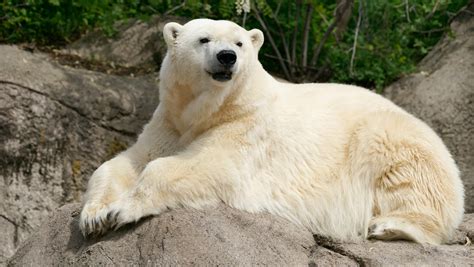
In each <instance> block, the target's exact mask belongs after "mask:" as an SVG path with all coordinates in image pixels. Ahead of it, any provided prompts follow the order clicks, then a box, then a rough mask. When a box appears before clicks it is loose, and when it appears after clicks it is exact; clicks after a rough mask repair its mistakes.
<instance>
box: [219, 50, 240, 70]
mask: <svg viewBox="0 0 474 267" xmlns="http://www.w3.org/2000/svg"><path fill="white" fill-rule="evenodd" d="M217 60H219V62H220V63H221V64H222V65H224V66H225V67H228V68H229V67H232V66H233V65H234V64H235V61H236V60H237V55H236V54H235V52H234V51H232V50H222V51H220V52H219V53H217Z"/></svg>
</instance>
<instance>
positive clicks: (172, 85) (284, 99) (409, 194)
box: [80, 19, 464, 244]
mask: <svg viewBox="0 0 474 267" xmlns="http://www.w3.org/2000/svg"><path fill="white" fill-rule="evenodd" d="M163 34H164V37H165V40H166V42H167V44H168V54H167V56H166V57H165V59H164V61H163V65H162V69H161V73H160V98H161V103H160V104H159V106H158V108H157V110H156V111H155V113H154V115H153V118H152V119H151V121H150V122H149V123H148V124H147V125H146V127H145V129H144V131H143V133H142V134H141V135H140V136H139V138H138V141H137V143H136V144H135V145H133V146H132V147H131V148H129V149H128V150H127V151H125V152H123V153H121V154H120V155H118V156H117V157H116V158H114V159H112V160H110V161H108V162H106V163H104V164H103V165H102V166H101V167H100V168H99V169H98V170H97V171H96V172H95V173H94V174H93V176H92V177H91V179H90V182H89V187H88V190H87V194H86V196H85V206H84V209H83V211H82V214H81V220H80V223H81V229H82V230H83V232H84V234H100V233H103V232H104V231H105V230H107V229H109V228H113V227H115V228H116V227H120V226H121V225H123V224H125V223H129V222H134V221H137V220H139V219H140V218H142V217H144V216H147V215H151V214H159V213H161V212H163V211H164V210H165V209H167V208H174V207H178V206H185V207H192V208H203V207H209V206H215V205H217V204H218V203H219V202H224V203H226V204H228V205H230V206H232V207H235V208H238V209H242V210H246V211H249V212H260V211H268V212H271V213H273V214H276V215H280V216H283V217H285V218H287V219H289V220H291V221H293V222H294V223H297V224H299V225H302V226H305V227H307V228H308V229H310V230H312V231H313V232H314V233H318V234H322V235H327V236H330V237H333V238H337V239H341V240H349V241H354V240H358V239H361V238H367V237H369V238H378V239H387V240H390V239H399V238H400V239H409V240H413V241H416V242H420V243H432V244H439V243H441V242H444V241H446V240H447V239H448V238H449V237H450V236H451V234H452V233H453V230H454V229H455V228H456V227H457V226H458V225H459V223H460V222H461V218H462V214H463V195H464V193H463V186H462V183H461V180H460V178H459V172H458V169H457V167H456V165H455V163H454V161H453V159H452V157H451V155H450V154H449V152H448V150H447V149H446V147H445V146H444V144H443V143H442V141H441V140H440V138H439V137H438V136H437V135H436V134H435V133H434V132H433V131H432V130H431V129H430V128H429V127H428V126H427V125H426V124H425V123H423V122H421V121H420V120H418V119H416V118H415V117H413V116H411V115H410V114H408V113H407V112H405V111H404V110H402V109H401V108H399V107H397V106H395V105H394V104H393V103H391V102H390V101H388V100H386V99H384V98H383V97H381V96H379V95H377V94H374V93H371V92H369V91H368V90H365V89H362V88H358V87H355V86H349V85H341V84H301V85H296V84H289V83H281V82H278V81H276V80H275V79H273V78H272V77H271V76H270V75H269V74H268V73H267V72H266V71H265V70H264V69H263V68H262V66H261V64H260V63H259V61H258V57H257V55H258V50H259V48H260V46H261V45H262V43H263V34H262V33H261V31H259V30H252V31H248V32H247V31H246V30H244V29H242V28H241V27H239V26H237V25H236V24H234V23H231V22H227V21H212V20H205V19H200V20H193V21H191V22H189V23H187V24H185V25H179V24H177V23H170V24H168V25H166V26H165V28H164V33H163ZM203 37H207V38H209V39H210V42H209V43H207V44H202V43H200V42H199V39H200V38H203ZM239 41H240V42H242V43H243V45H242V47H238V46H236V42H239ZM222 49H232V50H234V51H236V53H237V58H238V59H237V63H236V66H235V72H234V74H233V78H232V80H230V81H227V82H218V81H215V80H213V79H212V78H211V77H210V75H209V74H208V73H207V72H206V70H207V69H208V68H211V67H212V66H211V65H210V64H211V63H210V62H212V59H213V57H214V56H215V54H216V53H217V52H218V51H219V50H222ZM107 215H108V216H107Z"/></svg>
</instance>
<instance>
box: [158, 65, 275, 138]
mask: <svg viewBox="0 0 474 267" xmlns="http://www.w3.org/2000/svg"><path fill="white" fill-rule="evenodd" d="M262 70H263V69H262ZM261 74H262V75H263V76H264V77H266V76H267V75H268V74H267V73H266V72H265V71H263V72H262V73H261ZM251 76H254V75H251ZM260 78H262V77H260ZM259 81H260V83H261V81H262V79H259ZM168 82H169V83H167V82H166V81H164V82H162V86H164V87H166V88H162V89H164V90H161V88H160V90H161V92H162V99H161V101H162V103H163V105H164V107H165V110H166V113H167V118H168V119H169V120H170V122H171V123H172V124H173V125H174V126H175V127H176V130H177V131H178V132H179V133H180V134H181V135H182V136H185V135H192V136H190V138H192V137H193V136H195V135H199V134H200V133H202V132H203V131H206V130H207V129H209V128H212V127H215V126H216V125H219V124H221V123H224V122H229V121H230V120H236V119H238V118H239V117H241V116H240V115H241V114H246V113H249V112H252V111H254V110H255V108H256V105H253V103H252V102H250V103H249V99H252V100H253V101H254V102H255V103H257V102H261V101H260V100H261V98H263V97H264V96H263V94H262V91H263V90H262V89H261V88H262V87H265V86H264V85H263V84H262V85H260V86H257V85H256V84H255V83H254V82H253V81H250V80H246V81H239V80H236V81H235V82H234V83H233V84H232V86H228V87H221V88H210V89H208V90H203V91H201V93H199V94H196V93H193V92H196V91H199V90H195V88H192V85H185V84H180V83H178V82H173V81H168ZM249 85H252V87H250V86H249ZM255 86H256V88H259V90H258V91H260V92H257V90H253V89H252V88H255Z"/></svg>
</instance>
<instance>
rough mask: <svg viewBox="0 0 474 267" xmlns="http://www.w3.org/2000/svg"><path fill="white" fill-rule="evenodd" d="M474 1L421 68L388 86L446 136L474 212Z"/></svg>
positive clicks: (397, 99)
mask: <svg viewBox="0 0 474 267" xmlns="http://www.w3.org/2000/svg"><path fill="white" fill-rule="evenodd" d="M473 14H474V1H471V4H470V5H469V6H468V7H467V8H466V9H465V10H464V11H463V12H461V13H460V14H459V15H458V16H457V18H456V19H455V20H454V21H453V23H452V24H451V30H452V33H453V34H454V38H452V37H449V36H448V37H445V38H444V39H443V40H442V41H440V42H439V43H438V44H437V45H436V47H435V48H434V49H433V50H432V51H431V52H430V53H429V54H428V56H427V57H426V58H425V59H424V60H423V61H422V62H421V63H420V64H419V66H418V68H419V70H420V72H418V73H415V74H412V75H409V76H408V77H405V78H403V79H401V80H399V81H398V82H395V83H394V84H392V85H391V86H389V87H388V88H386V89H385V96H387V97H388V98H390V99H392V100H393V101H394V102H395V103H397V104H398V105H400V106H401V107H403V108H405V109H406V110H408V111H409V112H411V113H413V114H415V115H416V116H418V117H419V118H421V119H422V120H424V121H425V122H427V123H428V124H429V125H430V126H431V127H433V129H434V130H435V131H436V132H437V133H438V134H439V135H440V136H441V138H442V139H443V141H444V142H445V143H446V145H447V146H448V148H449V150H450V151H451V153H452V154H453V156H454V159H455V160H456V162H457V164H458V166H459V168H460V170H461V177H462V179H463V182H464V186H465V191H466V211H467V212H474V15H473Z"/></svg>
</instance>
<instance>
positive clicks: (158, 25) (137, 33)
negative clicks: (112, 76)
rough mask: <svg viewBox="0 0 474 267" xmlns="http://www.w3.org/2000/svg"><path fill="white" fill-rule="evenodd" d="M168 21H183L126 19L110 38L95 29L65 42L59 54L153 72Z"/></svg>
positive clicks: (163, 50)
mask: <svg viewBox="0 0 474 267" xmlns="http://www.w3.org/2000/svg"><path fill="white" fill-rule="evenodd" d="M170 21H174V22H180V23H184V22H186V20H185V19H184V18H181V17H173V16H159V15H156V16H153V17H152V18H151V19H150V20H149V21H146V22H145V21H141V20H137V19H130V20H126V21H123V22H119V23H117V25H116V26H115V27H116V29H117V34H116V35H115V36H113V37H108V36H107V35H106V34H105V33H104V32H103V31H101V30H95V31H92V32H90V33H88V34H86V35H84V36H83V37H82V38H81V39H79V40H78V41H76V42H73V43H72V44H70V45H68V46H67V47H66V48H65V49H63V50H62V51H61V53H64V54H70V55H76V56H79V57H80V58H82V59H86V60H91V61H99V62H102V63H107V64H111V65H112V66H124V67H129V68H130V67H131V68H140V69H142V70H143V69H145V70H150V71H153V70H156V69H158V68H159V66H160V64H161V61H162V59H163V57H164V56H165V53H166V44H165V42H164V40H163V33H162V30H163V27H164V25H165V24H166V23H167V22H170Z"/></svg>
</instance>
